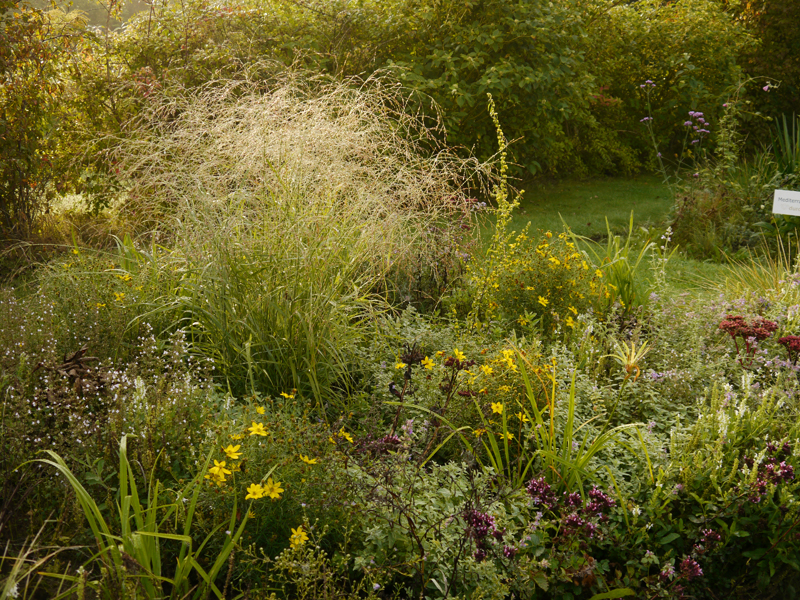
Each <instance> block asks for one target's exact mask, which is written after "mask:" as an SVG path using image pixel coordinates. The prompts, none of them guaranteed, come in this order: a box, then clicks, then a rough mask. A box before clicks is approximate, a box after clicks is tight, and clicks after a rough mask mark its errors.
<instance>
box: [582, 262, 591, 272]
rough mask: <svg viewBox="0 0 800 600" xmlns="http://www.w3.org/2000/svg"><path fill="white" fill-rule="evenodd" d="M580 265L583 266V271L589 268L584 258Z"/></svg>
mask: <svg viewBox="0 0 800 600" xmlns="http://www.w3.org/2000/svg"><path fill="white" fill-rule="evenodd" d="M581 266H582V267H583V270H584V271H588V270H589V265H588V264H587V262H586V261H585V260H582V261H581Z"/></svg>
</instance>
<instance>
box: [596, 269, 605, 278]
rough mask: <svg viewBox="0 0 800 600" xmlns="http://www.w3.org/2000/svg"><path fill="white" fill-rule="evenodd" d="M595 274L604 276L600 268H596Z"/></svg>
mask: <svg viewBox="0 0 800 600" xmlns="http://www.w3.org/2000/svg"><path fill="white" fill-rule="evenodd" d="M594 274H595V275H597V276H598V277H602V276H603V272H602V271H601V270H600V269H596V270H595V272H594Z"/></svg>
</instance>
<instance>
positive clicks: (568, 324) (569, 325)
mask: <svg viewBox="0 0 800 600" xmlns="http://www.w3.org/2000/svg"><path fill="white" fill-rule="evenodd" d="M565 322H566V324H567V327H572V328H573V329H575V321H573V320H572V317H570V316H568V317H567V320H566V321H565Z"/></svg>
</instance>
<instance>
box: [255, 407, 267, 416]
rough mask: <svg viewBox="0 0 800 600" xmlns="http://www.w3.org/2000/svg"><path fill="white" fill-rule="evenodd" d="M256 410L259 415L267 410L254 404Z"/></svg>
mask: <svg viewBox="0 0 800 600" xmlns="http://www.w3.org/2000/svg"><path fill="white" fill-rule="evenodd" d="M256 412H257V413H258V414H260V415H263V414H264V413H265V412H267V410H266V409H265V408H264V407H263V406H256Z"/></svg>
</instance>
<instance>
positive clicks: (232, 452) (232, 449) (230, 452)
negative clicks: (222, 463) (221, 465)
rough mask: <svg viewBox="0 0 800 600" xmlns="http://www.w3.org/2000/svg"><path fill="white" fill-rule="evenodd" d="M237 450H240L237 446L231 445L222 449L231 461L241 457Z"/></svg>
mask: <svg viewBox="0 0 800 600" xmlns="http://www.w3.org/2000/svg"><path fill="white" fill-rule="evenodd" d="M239 448H241V446H240V445H238V444H237V445H236V446H232V445H230V444H228V447H227V448H223V449H222V451H223V452H224V453H225V455H226V456H227V457H228V458H230V459H231V460H236V459H237V458H239V457H240V456H241V455H242V453H241V452H239Z"/></svg>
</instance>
